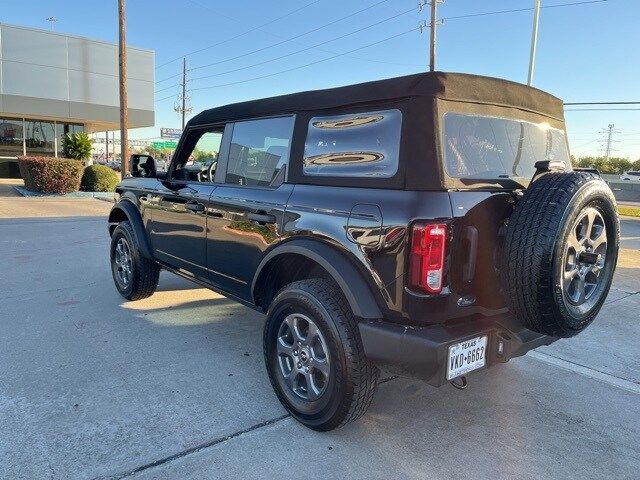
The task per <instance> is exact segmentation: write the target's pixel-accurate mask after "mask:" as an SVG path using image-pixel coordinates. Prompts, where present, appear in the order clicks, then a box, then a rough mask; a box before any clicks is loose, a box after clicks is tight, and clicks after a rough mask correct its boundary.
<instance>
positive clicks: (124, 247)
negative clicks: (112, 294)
mask: <svg viewBox="0 0 640 480" xmlns="http://www.w3.org/2000/svg"><path fill="white" fill-rule="evenodd" d="M113 261H114V263H115V273H116V277H117V279H118V283H120V285H121V286H122V287H124V288H126V287H128V286H129V284H130V283H131V278H132V276H133V261H132V259H131V249H130V248H129V242H127V240H126V238H124V237H120V238H119V239H118V243H117V244H116V248H115V255H114V259H113Z"/></svg>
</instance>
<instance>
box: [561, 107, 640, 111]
mask: <svg viewBox="0 0 640 480" xmlns="http://www.w3.org/2000/svg"><path fill="white" fill-rule="evenodd" d="M564 111H565V112H636V111H640V108H565V109H564Z"/></svg>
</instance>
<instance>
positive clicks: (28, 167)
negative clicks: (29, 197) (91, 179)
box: [18, 157, 84, 193]
mask: <svg viewBox="0 0 640 480" xmlns="http://www.w3.org/2000/svg"><path fill="white" fill-rule="evenodd" d="M18 168H20V175H21V176H22V179H23V180H24V185H25V187H27V189H29V190H32V191H35V192H45V193H69V192H77V191H78V189H79V188H80V179H81V178H82V170H83V168H84V165H83V163H82V162H80V161H78V160H72V159H69V158H53V157H18Z"/></svg>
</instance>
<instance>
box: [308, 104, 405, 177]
mask: <svg viewBox="0 0 640 480" xmlns="http://www.w3.org/2000/svg"><path fill="white" fill-rule="evenodd" d="M401 125H402V113H401V112H400V110H395V109H394V110H382V111H375V112H364V113H356V114H349V115H332V116H323V117H313V118H312V119H311V120H310V121H309V129H308V133H307V139H306V142H305V145H304V164H303V167H302V171H303V173H304V174H305V175H314V176H334V177H377V178H384V177H392V176H393V175H395V173H396V172H397V171H398V155H399V151H400V129H401Z"/></svg>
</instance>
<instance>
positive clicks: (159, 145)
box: [151, 141, 178, 150]
mask: <svg viewBox="0 0 640 480" xmlns="http://www.w3.org/2000/svg"><path fill="white" fill-rule="evenodd" d="M151 145H152V146H153V148H157V149H158V150H162V149H164V148H176V147H177V146H178V144H177V143H176V142H171V141H167V142H153V143H152V144H151Z"/></svg>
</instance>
